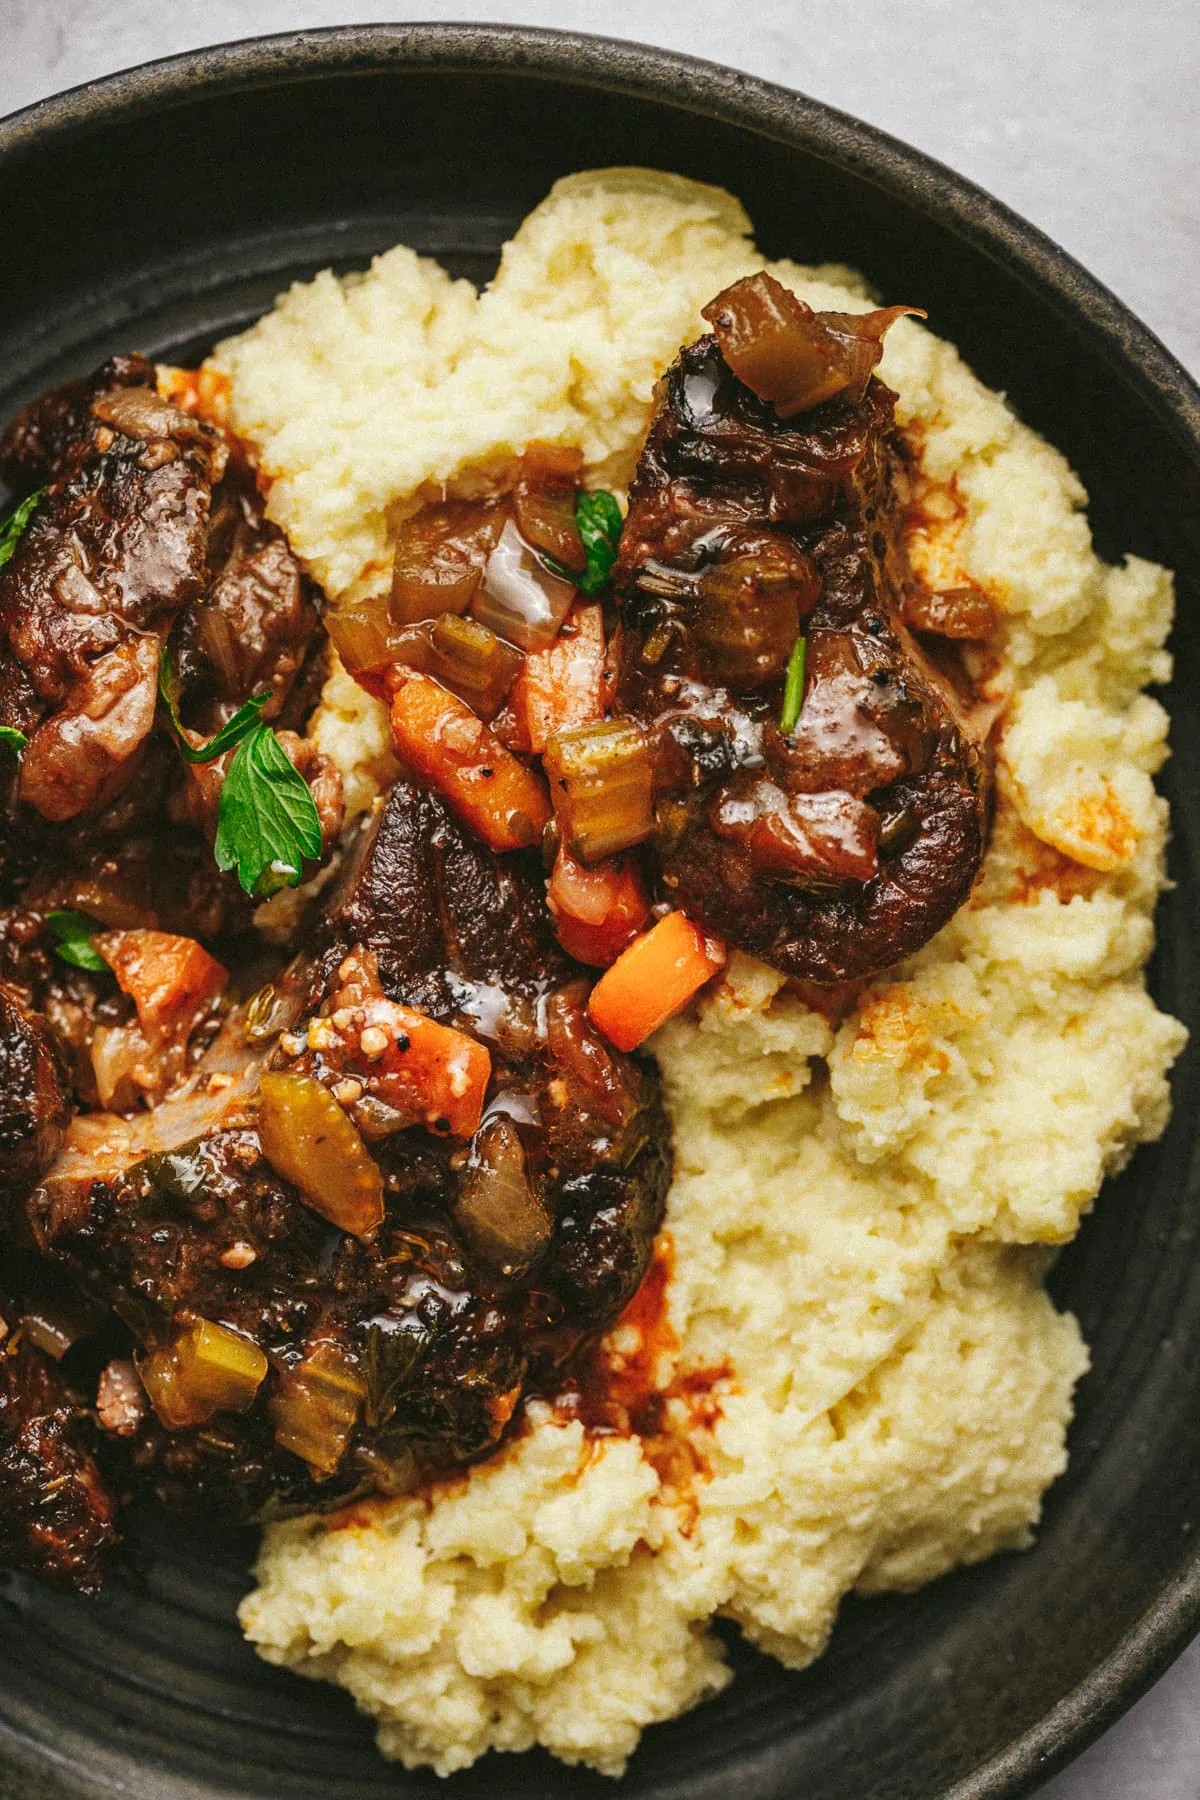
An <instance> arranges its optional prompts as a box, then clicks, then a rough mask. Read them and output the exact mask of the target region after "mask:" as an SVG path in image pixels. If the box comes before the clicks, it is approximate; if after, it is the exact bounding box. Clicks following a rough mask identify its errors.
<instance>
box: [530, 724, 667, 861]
mask: <svg viewBox="0 0 1200 1800" xmlns="http://www.w3.org/2000/svg"><path fill="white" fill-rule="evenodd" d="M544 761H545V768H546V774H547V775H548V776H549V778H550V792H551V796H552V798H553V800H554V809H555V812H556V813H557V815H558V821H559V825H560V827H561V830H562V834H563V836H564V838H565V839H566V842H567V845H568V847H569V848H570V850H571V852H572V854H573V855H575V856H577V857H578V858H579V860H580V861H581V862H585V863H595V862H599V861H601V859H602V858H604V857H606V856H615V855H616V853H617V851H618V850H629V849H632V847H633V845H634V844H644V843H645V842H646V840H647V838H651V837H653V836H654V830H655V820H654V803H653V795H652V787H653V778H654V769H653V762H652V759H651V756H650V746H649V745H648V743H647V742H646V738H645V734H644V733H643V731H642V729H641V727H640V726H639V725H637V724H635V722H634V721H633V720H632V719H609V720H606V721H604V722H602V723H600V724H598V725H581V726H577V727H576V728H575V729H574V730H573V731H560V732H557V733H556V734H555V735H554V737H552V738H551V739H550V742H549V743H548V744H547V745H546V753H545V758H544Z"/></svg>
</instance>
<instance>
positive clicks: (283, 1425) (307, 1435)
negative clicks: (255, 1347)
mask: <svg viewBox="0 0 1200 1800" xmlns="http://www.w3.org/2000/svg"><path fill="white" fill-rule="evenodd" d="M366 1391H367V1390H366V1384H365V1383H364V1382H363V1380H362V1378H361V1376H360V1375H359V1374H358V1370H357V1368H356V1366H355V1362H354V1359H353V1357H352V1356H351V1355H350V1353H349V1351H347V1350H346V1349H344V1348H343V1346H342V1345H340V1344H335V1343H333V1342H330V1341H325V1342H323V1343H319V1344H316V1345H315V1346H314V1347H313V1348H312V1349H311V1350H309V1351H308V1352H307V1354H306V1355H305V1357H304V1359H303V1361H302V1362H300V1363H298V1364H297V1365H296V1366H295V1367H294V1368H292V1369H288V1370H287V1371H286V1372H285V1373H284V1374H283V1375H282V1376H281V1377H280V1381H279V1392H278V1393H277V1394H276V1395H275V1397H274V1399H273V1400H272V1401H271V1418H272V1420H273V1421H274V1425H275V1442H276V1443H277V1444H278V1445H279V1447H280V1449H281V1450H290V1451H291V1452H292V1454H293V1455H294V1456H300V1457H303V1459H304V1461H305V1462H306V1463H307V1464H308V1466H309V1468H310V1469H311V1470H312V1473H313V1474H314V1475H315V1476H317V1477H318V1479H319V1478H320V1477H321V1476H323V1475H332V1474H333V1472H334V1470H335V1469H336V1468H337V1466H338V1464H339V1463H340V1462H341V1460H342V1455H343V1453H344V1451H345V1448H346V1445H347V1444H348V1443H349V1441H350V1433H351V1432H352V1431H353V1430H354V1423H355V1420H356V1419H357V1418H358V1414H359V1409H360V1407H361V1406H362V1403H363V1398H364V1396H365V1394H366Z"/></svg>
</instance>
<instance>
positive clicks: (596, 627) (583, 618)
mask: <svg viewBox="0 0 1200 1800" xmlns="http://www.w3.org/2000/svg"><path fill="white" fill-rule="evenodd" d="M572 628H573V629H572ZM511 705H512V709H513V712H514V714H515V715H516V719H517V723H518V728H519V729H520V730H521V731H522V732H523V735H524V740H525V741H526V742H527V743H528V745H529V748H530V749H531V750H535V751H537V753H538V754H539V755H540V754H541V752H542V751H543V750H544V749H545V748H546V743H547V740H548V739H550V738H552V737H553V736H554V733H555V732H556V731H566V730H568V729H569V728H570V727H571V726H573V725H590V724H591V723H592V721H593V720H594V719H602V718H603V717H604V618H603V614H602V611H601V608H600V607H598V606H584V605H582V604H580V603H579V602H576V604H575V605H574V606H573V607H572V609H571V612H570V614H569V615H568V617H567V619H566V621H565V623H564V625H563V628H562V630H561V631H560V632H559V634H558V636H557V637H556V638H555V640H554V642H553V643H552V644H550V645H548V646H547V648H546V649H545V650H533V651H531V652H530V653H529V655H528V656H527V657H526V658H525V666H524V668H523V669H522V670H521V673H520V674H519V675H518V676H517V679H516V682H515V684H514V686H513V691H512V698H511Z"/></svg>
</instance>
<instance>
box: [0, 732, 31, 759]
mask: <svg viewBox="0 0 1200 1800" xmlns="http://www.w3.org/2000/svg"><path fill="white" fill-rule="evenodd" d="M28 742H29V739H28V738H27V737H26V735H25V733H24V732H23V731H18V730H17V728H16V726H15V725H0V744H6V745H7V746H8V748H9V749H10V750H11V751H12V753H13V755H14V756H20V754H21V752H22V750H23V749H24V748H25V746H26V744H27V743H28Z"/></svg>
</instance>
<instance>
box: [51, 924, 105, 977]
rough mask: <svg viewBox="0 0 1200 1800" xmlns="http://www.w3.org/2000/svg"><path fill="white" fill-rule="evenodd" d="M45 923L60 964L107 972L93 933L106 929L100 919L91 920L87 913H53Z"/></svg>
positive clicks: (95, 971) (96, 971)
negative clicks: (52, 938) (51, 935)
mask: <svg viewBox="0 0 1200 1800" xmlns="http://www.w3.org/2000/svg"><path fill="white" fill-rule="evenodd" d="M46 923H47V925H49V927H50V929H51V931H52V932H53V933H54V936H55V939H56V942H55V945H54V954H55V956H57V957H58V959H59V961H60V962H65V963H70V964H71V967H72V968H74V969H90V970H92V971H93V972H94V973H97V974H99V973H100V972H101V971H104V972H107V970H108V964H107V963H106V962H105V960H104V958H103V957H102V956H101V954H100V952H99V951H98V950H97V949H96V948H95V947H94V945H93V943H92V938H93V936H94V934H95V933H96V932H97V931H102V930H103V929H104V928H103V926H102V925H101V924H100V921H99V920H98V919H89V918H88V916H87V914H86V913H78V912H52V913H47V914H46Z"/></svg>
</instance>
